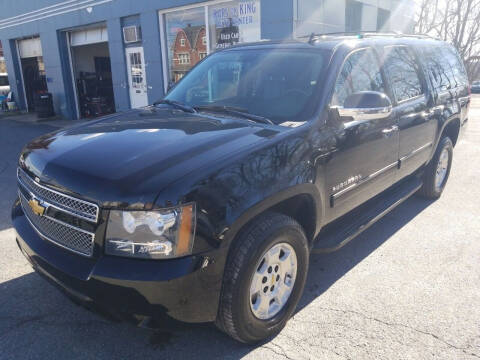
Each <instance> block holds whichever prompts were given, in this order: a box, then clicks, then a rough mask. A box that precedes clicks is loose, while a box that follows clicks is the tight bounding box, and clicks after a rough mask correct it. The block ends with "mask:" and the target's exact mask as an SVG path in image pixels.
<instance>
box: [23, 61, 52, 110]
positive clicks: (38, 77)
mask: <svg viewBox="0 0 480 360" xmlns="http://www.w3.org/2000/svg"><path fill="white" fill-rule="evenodd" d="M21 64H22V74H23V83H24V86H25V98H26V101H27V111H28V112H33V111H35V96H37V95H41V94H45V93H46V92H48V89H47V81H46V77H45V66H44V64H43V57H41V56H38V57H30V58H24V59H21Z"/></svg>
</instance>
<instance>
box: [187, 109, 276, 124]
mask: <svg viewBox="0 0 480 360" xmlns="http://www.w3.org/2000/svg"><path fill="white" fill-rule="evenodd" d="M194 110H197V111H212V112H221V113H226V114H231V115H237V116H240V117H243V118H245V119H248V120H253V121H256V122H259V123H263V124H270V125H274V124H273V122H272V120H270V119H267V118H266V117H263V116H260V115H254V114H250V113H249V112H248V110H247V109H243V108H238V107H234V106H225V105H200V106H195V107H194Z"/></svg>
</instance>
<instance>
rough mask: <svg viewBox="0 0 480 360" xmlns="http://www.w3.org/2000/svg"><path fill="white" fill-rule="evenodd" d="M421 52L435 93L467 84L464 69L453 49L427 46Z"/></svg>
mask: <svg viewBox="0 0 480 360" xmlns="http://www.w3.org/2000/svg"><path fill="white" fill-rule="evenodd" d="M422 52H423V58H424V61H425V66H426V68H427V70H428V74H429V76H430V79H431V80H432V84H433V86H434V88H435V89H436V90H437V91H446V90H450V89H454V88H456V87H457V86H461V85H463V86H465V85H467V84H468V78H467V74H466V72H465V68H464V66H463V64H462V61H461V60H460V57H459V56H458V54H457V52H456V51H455V50H454V49H452V48H450V47H448V46H429V47H426V48H424V49H423V50H422Z"/></svg>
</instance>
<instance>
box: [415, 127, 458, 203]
mask: <svg viewBox="0 0 480 360" xmlns="http://www.w3.org/2000/svg"><path fill="white" fill-rule="evenodd" d="M443 154H448V160H447V161H448V162H447V163H446V169H445V173H444V176H443V179H442V181H441V182H439V183H437V170H438V168H439V163H440V162H441V161H442V158H443ZM452 159H453V143H452V140H450V138H449V137H448V136H445V137H442V139H441V140H440V142H439V143H438V146H437V150H436V151H435V154H434V155H433V158H432V160H431V161H430V162H429V163H428V165H427V167H426V168H425V172H424V174H423V186H422V187H421V188H420V190H419V192H418V193H419V195H420V196H422V197H424V198H427V199H438V198H439V197H440V195H442V192H443V189H445V185H446V184H447V180H448V176H449V175H450V168H451V167H452ZM443 161H445V160H443Z"/></svg>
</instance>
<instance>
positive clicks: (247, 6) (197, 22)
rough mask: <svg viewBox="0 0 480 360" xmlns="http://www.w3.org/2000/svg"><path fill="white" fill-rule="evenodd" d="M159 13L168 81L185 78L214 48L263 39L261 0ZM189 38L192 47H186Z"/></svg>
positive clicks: (245, 0) (215, 4)
mask: <svg viewBox="0 0 480 360" xmlns="http://www.w3.org/2000/svg"><path fill="white" fill-rule="evenodd" d="M159 16H160V29H161V36H162V47H163V51H164V52H165V53H167V57H166V62H165V72H164V78H165V84H169V83H171V82H176V81H178V80H179V79H181V78H182V77H183V75H185V73H187V72H188V71H189V70H190V68H192V67H193V66H194V65H195V64H196V63H197V62H198V61H200V60H201V59H203V58H204V57H205V56H207V55H208V54H209V53H210V52H212V51H215V50H217V49H224V48H226V47H228V46H231V45H234V44H237V43H242V42H253V41H258V40H260V0H235V1H225V2H220V3H214V4H213V5H208V3H207V5H204V6H198V7H192V8H187V9H182V10H165V11H162V12H160V14H159ZM200 37H201V38H200ZM178 38H180V40H179V41H178ZM187 40H188V42H189V43H190V45H191V49H190V47H186V43H187ZM208 40H210V42H208ZM208 44H209V45H210V47H209V48H207V45H208ZM187 49H188V50H187ZM187 51H188V52H187ZM175 60H176V61H175Z"/></svg>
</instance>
